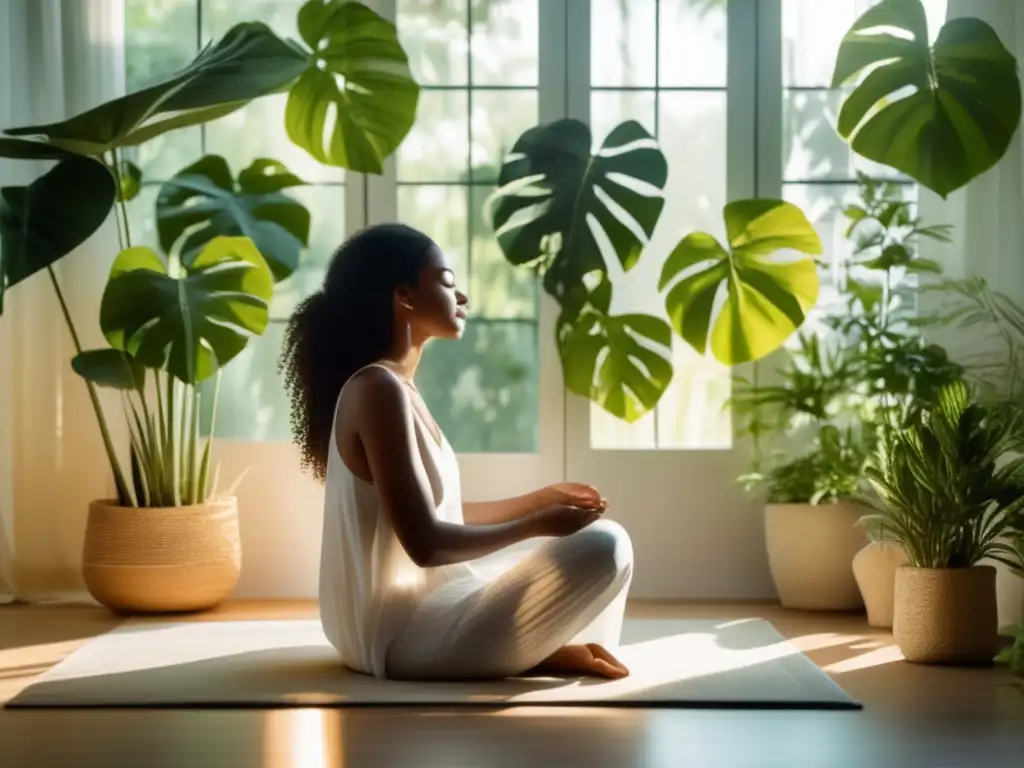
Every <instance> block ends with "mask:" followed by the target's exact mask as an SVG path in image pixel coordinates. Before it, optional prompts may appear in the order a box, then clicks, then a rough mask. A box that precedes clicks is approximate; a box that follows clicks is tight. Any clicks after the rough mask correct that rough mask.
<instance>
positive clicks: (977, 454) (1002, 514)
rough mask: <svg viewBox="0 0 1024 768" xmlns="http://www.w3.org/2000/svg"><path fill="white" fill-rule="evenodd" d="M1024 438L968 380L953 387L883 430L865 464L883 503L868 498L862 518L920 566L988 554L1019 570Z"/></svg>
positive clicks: (965, 563)
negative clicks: (900, 425) (1016, 537)
mask: <svg viewBox="0 0 1024 768" xmlns="http://www.w3.org/2000/svg"><path fill="white" fill-rule="evenodd" d="M1022 438H1024V432H1022V430H1021V424H1020V421H1019V420H1018V419H1011V418H1007V417H1006V414H1005V412H1003V411H1000V410H998V409H995V408H992V407H990V406H987V405H983V404H981V403H979V402H978V401H977V400H976V398H975V396H974V392H973V391H972V388H971V387H970V386H969V385H968V384H967V383H965V382H963V381H958V382H954V383H952V384H947V385H946V386H945V387H943V388H942V390H941V391H940V392H939V394H938V402H937V404H936V406H935V407H934V408H932V409H929V410H928V411H925V412H923V413H917V414H914V415H913V416H912V417H911V418H910V419H908V423H907V424H906V425H905V426H904V427H903V428H902V429H894V430H891V431H885V432H883V434H882V437H881V441H880V443H879V446H878V450H877V452H876V456H875V457H874V460H873V461H871V462H869V463H868V465H867V467H866V474H867V478H868V481H869V482H870V484H871V486H872V488H873V489H874V490H875V492H876V493H877V494H878V498H879V500H880V503H874V502H872V501H870V500H867V501H866V503H867V504H869V505H870V506H872V507H873V508H874V513H873V514H869V515H866V516H865V517H864V519H863V520H864V522H865V523H867V524H875V525H878V526H881V527H883V528H884V530H885V531H886V532H887V534H888V535H889V537H890V538H892V539H894V540H895V541H897V542H898V543H899V544H901V545H902V546H903V549H904V550H905V551H906V553H907V557H908V559H909V561H910V564H911V565H912V566H915V567H918V568H968V567H971V566H973V565H976V564H977V563H978V562H980V561H981V560H984V559H986V558H989V559H992V560H996V561H998V562H1002V563H1004V564H1006V565H1008V566H1010V567H1011V568H1017V569H1019V568H1021V567H1022V564H1024V560H1022V552H1021V549H1020V547H1019V546H1017V545H1016V542H1015V540H1014V534H1015V533H1016V532H1019V531H1020V530H1022V523H1024V457H1022V456H1020V455H1019V453H1018V452H1019V451H1020V450H1021V448H1022V447H1024V446H1022V443H1024V439H1022ZM1015 453H1018V455H1016V456H1014V454H1015ZM1008 457H1012V458H1009V459H1008Z"/></svg>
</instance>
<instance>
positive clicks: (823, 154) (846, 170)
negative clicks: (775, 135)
mask: <svg viewBox="0 0 1024 768" xmlns="http://www.w3.org/2000/svg"><path fill="white" fill-rule="evenodd" d="M845 98H846V93H845V92H843V91H825V90H821V91H818V90H789V91H786V94H785V96H784V103H783V107H784V119H785V122H784V125H783V133H782V135H783V152H784V168H785V171H784V173H783V178H784V179H786V180H787V181H808V180H811V179H853V178H856V174H857V171H863V172H864V173H867V174H868V175H869V176H871V177H872V178H885V177H890V176H896V175H898V174H897V172H896V171H894V170H893V169H892V168H889V167H888V166H884V165H880V164H879V163H873V162H871V161H870V160H865V159H864V158H862V157H860V156H859V155H855V154H854V153H853V152H852V151H851V150H850V146H849V145H848V144H847V143H846V142H845V141H843V139H842V138H841V137H840V136H839V134H838V133H837V132H836V127H835V126H836V120H837V117H838V115H839V109H840V107H841V106H842V103H843V99H845Z"/></svg>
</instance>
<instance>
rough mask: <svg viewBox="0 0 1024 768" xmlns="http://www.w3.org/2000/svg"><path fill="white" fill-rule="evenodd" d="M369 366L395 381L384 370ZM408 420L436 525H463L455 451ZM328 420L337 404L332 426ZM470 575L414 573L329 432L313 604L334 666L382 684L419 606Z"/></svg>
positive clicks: (463, 570) (461, 569) (376, 500)
mask: <svg viewBox="0 0 1024 768" xmlns="http://www.w3.org/2000/svg"><path fill="white" fill-rule="evenodd" d="M374 365H375V366H376V367H379V368H383V369H384V370H386V371H388V373H390V374H391V375H393V376H395V377H396V378H399V377H398V376H397V374H395V373H394V372H393V371H391V370H390V369H389V368H387V367H386V366H384V365H378V364H376V363H375V364H374ZM399 381H401V379H399ZM402 384H403V386H407V385H406V384H405V382H402ZM342 391H344V388H343V389H342ZM406 396H407V397H408V396H409V395H408V393H407V394H406ZM340 400H341V394H340V393H339V395H338V401H339V402H340ZM413 413H414V420H415V422H416V438H417V443H418V445H419V451H420V458H421V459H422V461H423V466H424V468H425V469H426V474H427V477H428V478H429V480H430V487H431V489H432V491H433V494H434V503H435V506H436V514H437V518H438V520H443V521H445V522H449V523H463V522H464V519H463V516H462V492H461V487H460V477H459V467H458V463H457V461H456V457H455V452H454V451H453V450H452V447H451V446H450V445H449V444H448V441H447V439H445V437H444V435H443V434H442V435H441V444H440V445H438V443H437V441H436V440H435V439H434V437H433V435H432V434H431V432H430V430H429V429H428V428H427V426H426V424H425V423H424V421H423V417H422V416H421V415H420V414H419V411H418V410H417V409H416V408H414V409H413ZM336 416H337V405H335V422H334V423H335V424H336V423H337V418H336ZM473 575H475V571H474V570H473V568H472V567H471V566H470V565H469V564H468V563H456V564H454V565H446V566H438V567H434V568H420V567H419V566H417V565H416V563H414V562H413V561H412V560H411V559H410V558H409V556H408V555H407V554H406V552H405V549H404V548H403V547H402V544H401V542H399V540H398V537H397V536H396V535H395V531H394V529H393V528H392V527H391V525H390V524H389V523H388V520H387V516H386V515H385V514H384V513H383V511H382V510H381V503H380V497H379V496H378V494H377V489H376V488H375V487H374V486H373V485H372V484H371V483H368V482H366V481H365V480H363V479H362V478H360V477H358V476H357V475H355V474H353V472H352V471H351V470H350V469H349V468H348V466H347V465H346V464H345V462H344V461H343V460H342V458H341V455H340V454H339V453H338V448H337V444H336V442H335V434H334V427H333V426H332V427H331V444H330V449H329V451H328V459H327V477H326V483H325V492H324V524H323V540H322V543H321V550H320V594H319V604H320V622H321V625H322V626H323V630H324V634H325V635H326V636H327V639H328V640H329V641H330V643H331V644H332V645H333V646H334V647H335V648H336V649H337V651H338V653H339V655H340V656H341V660H342V662H343V663H344V664H345V665H346V666H348V667H350V668H351V669H354V670H356V671H357V672H363V673H366V674H372V675H375V676H376V677H380V678H384V677H386V676H387V675H386V669H385V662H386V654H387V650H388V646H389V645H390V644H391V641H392V639H393V638H394V637H395V634H396V633H397V632H398V630H399V629H401V627H402V626H403V624H404V623H405V622H406V621H407V620H408V619H409V617H410V616H411V615H412V614H413V612H414V611H415V610H416V608H417V607H418V606H419V604H420V603H421V602H422V600H423V599H424V598H425V597H426V596H427V595H428V594H430V593H431V592H432V591H433V590H434V589H436V588H437V587H438V586H440V585H441V584H444V583H447V582H448V581H451V580H452V579H456V578H461V577H465V576H473Z"/></svg>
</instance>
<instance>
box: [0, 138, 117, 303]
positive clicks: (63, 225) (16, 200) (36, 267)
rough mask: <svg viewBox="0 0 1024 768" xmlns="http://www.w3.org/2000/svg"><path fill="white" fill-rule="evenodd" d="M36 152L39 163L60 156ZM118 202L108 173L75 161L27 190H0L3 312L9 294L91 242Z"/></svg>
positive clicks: (61, 165) (0, 295) (68, 159)
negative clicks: (27, 279) (6, 293)
mask: <svg viewBox="0 0 1024 768" xmlns="http://www.w3.org/2000/svg"><path fill="white" fill-rule="evenodd" d="M24 143H25V144H29V142H24ZM9 146H10V145H9ZM41 146H42V145H40V147H41ZM0 148H2V147H0ZM30 149H31V148H30ZM32 151H35V150H34V149H33V150H32ZM38 151H39V154H38V155H37V157H38V158H39V159H53V158H55V157H58V156H61V153H60V151H59V150H55V151H54V150H51V152H50V153H47V151H46V150H43V149H41V148H40V149H39V150H38ZM22 156H23V157H24V156H25V155H22ZM116 196H117V185H116V184H115V182H114V177H113V176H112V175H111V174H110V172H109V171H107V169H106V168H105V167H104V166H103V165H102V164H100V163H98V162H97V161H95V160H93V159H91V158H88V157H80V156H76V155H67V156H66V157H65V159H63V160H61V161H60V162H59V163H57V164H56V165H55V166H54V167H53V168H51V169H50V170H49V171H47V172H46V173H44V174H43V175H42V176H40V177H39V178H38V179H36V180H35V181H33V182H32V183H31V184H29V185H28V186H27V187H4V188H2V189H0V311H2V310H3V297H4V292H5V291H6V290H7V289H8V288H10V287H11V286H12V285H16V284H17V283H20V282H21V281H22V280H25V279H26V278H28V277H31V276H32V275H34V274H35V273H36V272H38V271H40V270H42V269H46V267H48V266H50V265H51V264H54V263H55V262H57V261H58V260H60V259H61V258H63V257H64V256H66V255H67V254H68V253H70V252H71V251H73V250H74V249H75V248H77V247H78V246H80V245H81V244H82V243H84V242H85V241H86V240H88V239H89V238H90V237H91V236H92V235H93V233H94V232H96V230H98V229H99V228H100V226H101V225H102V224H103V222H104V221H106V219H107V216H108V215H109V214H110V210H111V208H112V207H113V206H114V200H115V198H116Z"/></svg>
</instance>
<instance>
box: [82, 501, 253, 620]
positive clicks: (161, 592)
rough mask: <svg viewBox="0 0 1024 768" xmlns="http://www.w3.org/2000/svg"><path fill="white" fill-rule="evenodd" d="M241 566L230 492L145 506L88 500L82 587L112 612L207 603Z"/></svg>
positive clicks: (220, 596)
mask: <svg viewBox="0 0 1024 768" xmlns="http://www.w3.org/2000/svg"><path fill="white" fill-rule="evenodd" d="M241 569H242V546H241V540H240V538H239V530H238V502H237V500H236V499H234V498H230V499H223V500H217V501H210V502H207V503H205V504H196V505H194V506H188V507H167V508H152V509H150V508H135V507H119V506H117V505H116V504H114V503H113V502H109V501H94V502H93V503H92V504H90V505H89V519H88V522H87V524H86V530H85V546H84V549H83V555H82V575H83V576H84V578H85V584H86V586H87V587H88V589H89V593H90V594H91V595H92V596H93V597H94V598H96V600H97V601H99V602H100V603H101V604H102V605H104V606H106V607H107V608H109V609H110V610H112V611H114V612H116V613H179V612H189V611H201V610H205V609H208V608H212V607H214V606H215V605H217V604H218V603H220V602H221V601H222V600H224V598H226V597H227V596H228V595H229V594H230V593H231V591H232V590H233V589H234V588H235V585H236V584H237V583H238V577H239V576H240V575H241Z"/></svg>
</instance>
